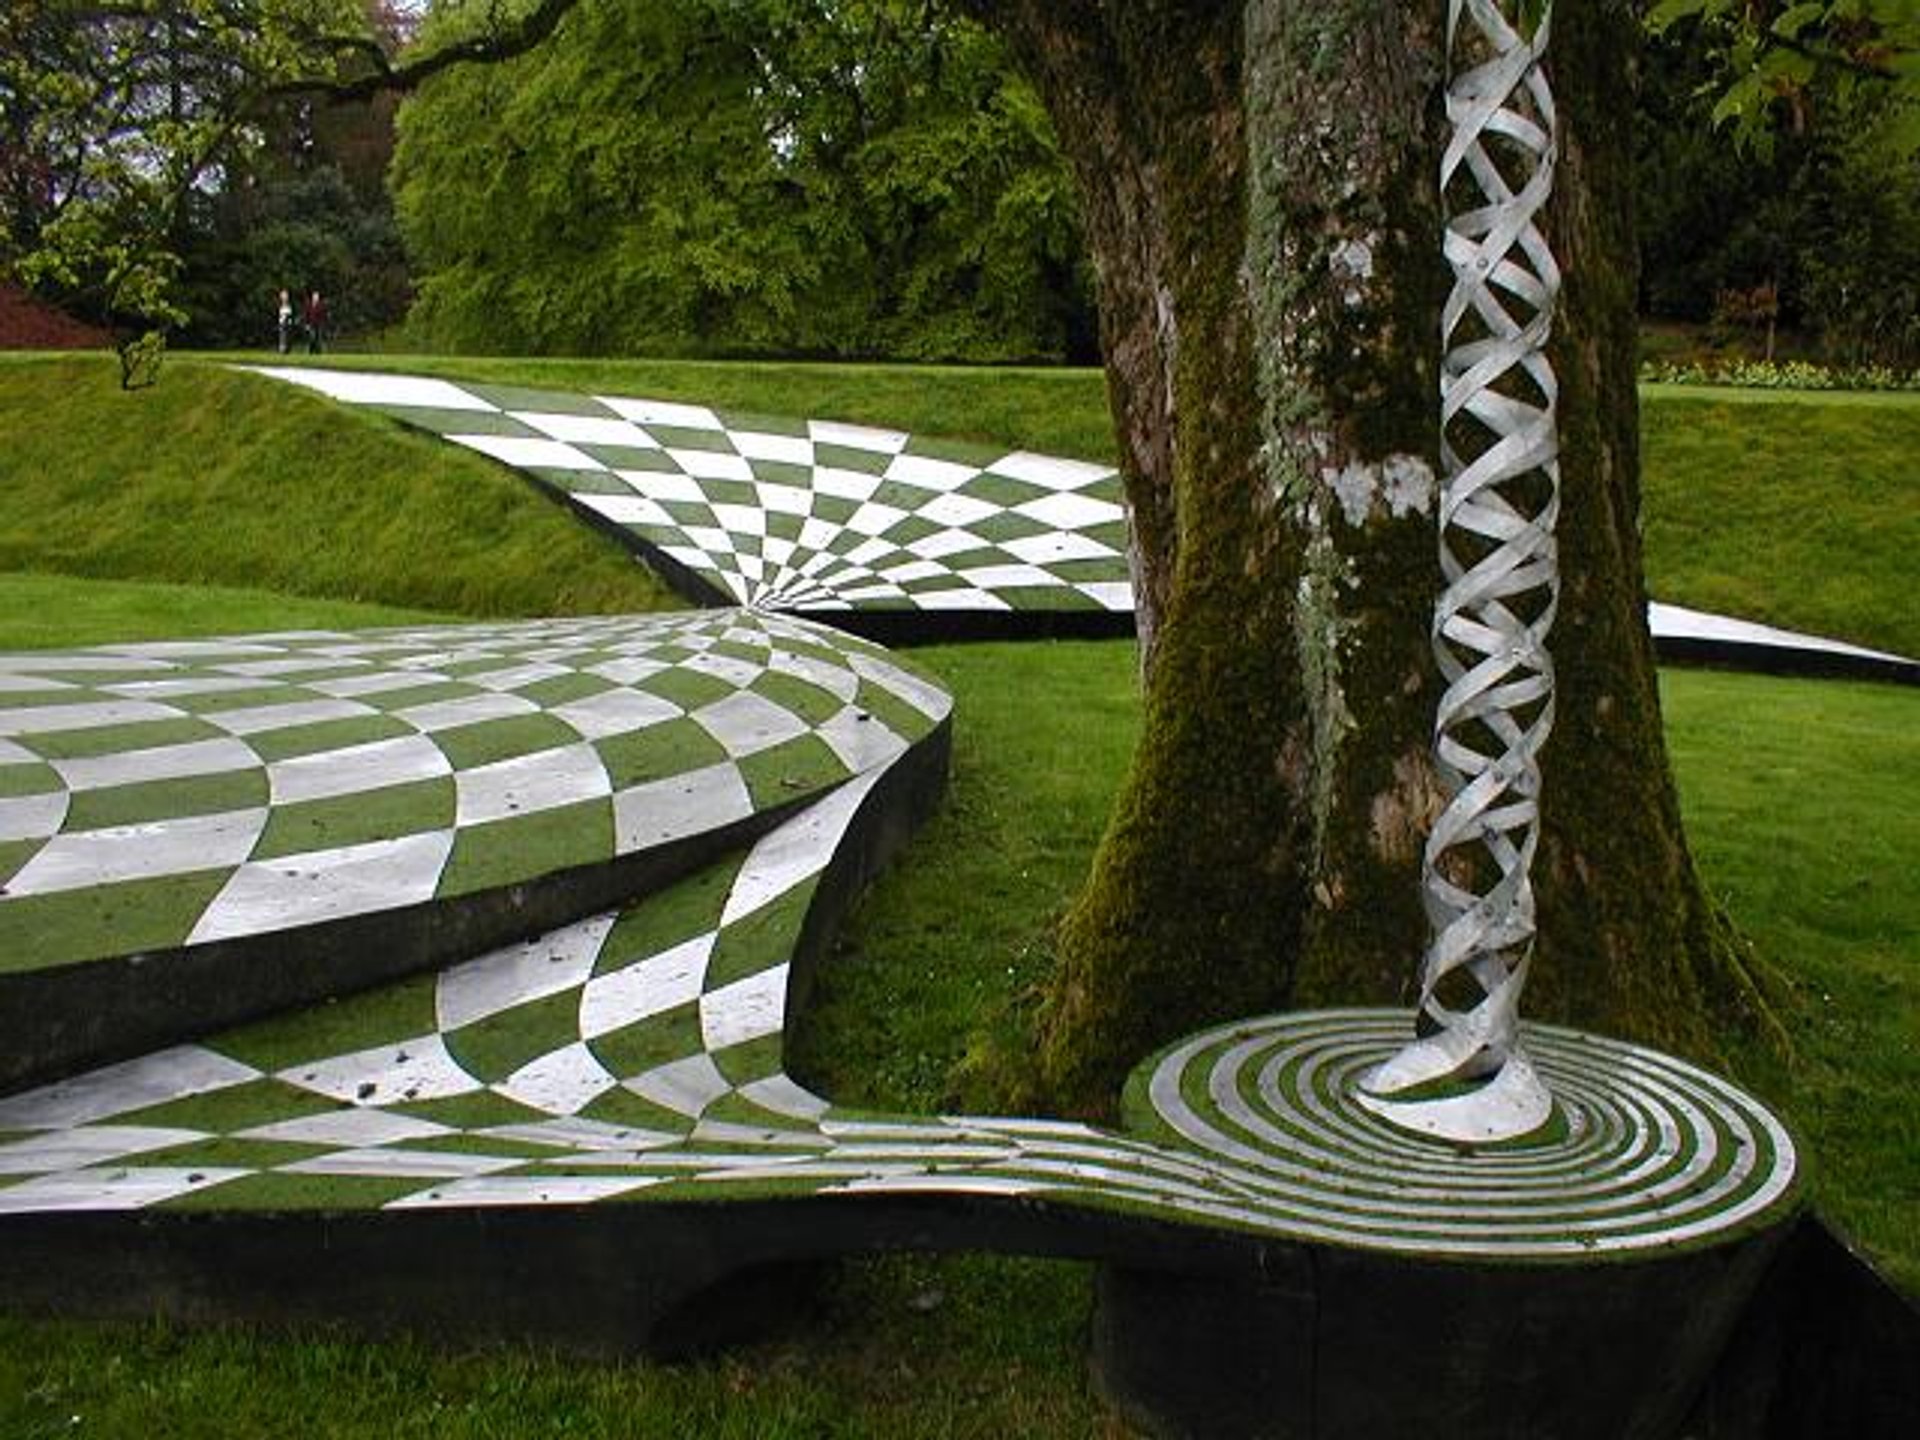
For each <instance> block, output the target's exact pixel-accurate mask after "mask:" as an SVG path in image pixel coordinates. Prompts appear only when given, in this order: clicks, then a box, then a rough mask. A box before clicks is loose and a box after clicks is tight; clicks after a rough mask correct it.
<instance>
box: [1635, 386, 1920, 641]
mask: <svg viewBox="0 0 1920 1440" xmlns="http://www.w3.org/2000/svg"><path fill="white" fill-rule="evenodd" d="M1756 396H1759V397H1762V398H1756ZM1736 397H1737V398H1736ZM1641 416H1642V423H1641V444H1642V448H1643V451H1644V456H1645V466H1646V555H1647V562H1646V563H1647V575H1648V581H1649V584H1650V585H1651V586H1652V589H1653V592H1654V594H1655V595H1657V596H1658V597H1659V598H1661V599H1663V600H1672V601H1675V602H1677V603H1679V604H1684V605H1693V606H1697V607H1699V608H1700V609H1703V610H1716V611H1720V612H1721V613H1724V614H1729V615H1738V616H1740V617H1742V618H1743V619H1748V620H1762V621H1766V622H1768V623H1770V624H1775V625H1786V626H1789V627H1791V628H1794V629H1802V630H1811V631H1814V632H1815V633H1818V634H1825V635H1834V636H1838V637H1840V638H1842V639H1847V640H1852V641H1855V642H1856V643H1860V644H1866V645H1873V646H1877V647H1879V648H1881V649H1886V650H1893V651H1895V652H1897V653H1899V654H1903V655H1920V598H1916V596H1915V589H1916V586H1920V395H1870V396H1859V397H1856V396H1848V395H1826V394H1819V395H1813V394H1806V393H1798V394H1796V393H1794V392H1785V393H1784V394H1782V393H1781V392H1776V391H1765V392H1741V391H1722V392H1718V393H1716V392H1712V391H1703V390H1678V389H1675V390H1671V391H1670V390H1668V389H1666V388H1665V387H1654V388H1651V389H1649V391H1648V392H1647V395H1646V399H1645V402H1644V404H1643V405H1642V407H1641Z"/></svg>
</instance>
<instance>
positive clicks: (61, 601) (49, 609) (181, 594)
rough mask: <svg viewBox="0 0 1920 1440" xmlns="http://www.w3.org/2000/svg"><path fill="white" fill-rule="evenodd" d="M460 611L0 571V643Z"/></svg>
mask: <svg viewBox="0 0 1920 1440" xmlns="http://www.w3.org/2000/svg"><path fill="white" fill-rule="evenodd" d="M461 618H463V617H461V616H458V615H453V614H449V613H448V612H446V611H443V610H408V609H403V608H401V607H399V606H395V605H370V604H366V603H364V602H361V601H355V600H314V599H309V598H306V597H304V596H299V595H281V594H277V593H275V592H274V591H271V590H240V589H234V588H231V587H227V586H220V585H169V584H165V583H163V582H160V581H154V580H95V581H91V582H88V583H84V584H76V583H74V581H73V580H71V579H69V578H67V577H65V576H60V575H35V574H22V573H19V572H17V571H16V572H0V650H41V649H48V648H52V647H55V646H68V645H106V644H110V643H124V642H126V641H130V640H185V639H190V638H192V637H194V636H197V635H232V634H236V633H240V632H252V631H264V630H342V629H364V628H366V627H368V626H373V625H425V624H432V623H434V622H443V623H444V622H446V621H449V620H459V619H461Z"/></svg>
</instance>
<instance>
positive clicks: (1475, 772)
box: [1356, 0, 1560, 1142]
mask: <svg viewBox="0 0 1920 1440" xmlns="http://www.w3.org/2000/svg"><path fill="white" fill-rule="evenodd" d="M1550 21H1551V6H1550V5H1549V6H1548V7H1547V8H1546V9H1545V10H1543V11H1542V13H1541V15H1540V18H1539V21H1538V23H1537V25H1535V26H1534V27H1533V29H1532V31H1531V33H1526V32H1525V31H1524V29H1523V28H1522V26H1520V25H1519V24H1516V23H1515V22H1514V21H1513V20H1511V19H1509V18H1508V16H1507V14H1506V13H1505V12H1504V11H1503V8H1502V5H1501V4H1500V3H1498V0H1451V3H1450V4H1449V6H1448V35H1447V43H1448V56H1449V68H1450V70H1451V75H1450V78H1449V82H1448V88H1447V102H1446V104H1447V120H1448V125H1449V129H1450V134H1449V137H1448V142H1447V147H1446V151H1445V154H1444V157H1443V159H1442V161H1441V170H1440V184H1441V193H1442V197H1443V201H1444V203H1445V205H1446V208H1447V212H1448V219H1447V225H1446V232H1445V252H1446V257H1447V261H1448V264H1449V266H1450V267H1451V269H1452V272H1453V288H1452V291H1451V293H1450V294H1449V295H1448V297H1447V301H1446V305H1445V308H1444V310H1443V312H1442V318H1441V343H1442V348H1443V352H1444V354H1443V359H1442V367H1441V458H1442V463H1443V474H1444V480H1443V488H1442V492H1441V501H1440V564H1441V568H1442V572H1443V574H1444V577H1445V582H1446V584H1445V589H1444V591H1443V592H1442V594H1441V596H1440V599H1439V602H1438V604H1437V605H1436V607H1435V610H1434V621H1433V648H1434V654H1435V657H1436V659H1437V661H1438V663H1439V667H1440V673H1441V677H1442V679H1443V681H1444V682H1445V686H1446V689H1445V693H1444V694H1443V695H1442V696H1441V699H1440V702H1439V706H1438V711H1437V715H1436V718H1435V725H1434V755H1435V759H1436V762H1437V764H1438V768H1439V772H1440V776H1441V779H1442V782H1443V784H1444V785H1445V787H1446V790H1447V793H1448V796H1449V798H1448V802H1447V805H1446V808H1445V811H1444V812H1443V813H1442V815H1441V816H1440V818H1439V820H1438V821H1437V823H1436V824H1435V825H1434V827H1433V830H1432V832H1431V834H1430V836H1429V838H1428V841H1427V846H1426V853H1425V857H1424V863H1423V888H1424V892H1425V901H1426V910H1427V916H1428V921H1429V924H1430V927H1431V936H1430V940H1429V943H1428V946H1427V950H1426V953H1425V956H1424V958H1423V960H1422V962H1421V979H1420V1005H1419V1014H1418V1020H1417V1026H1416V1037H1415V1039H1414V1040H1413V1041H1412V1043H1410V1044H1408V1045H1407V1046H1406V1047H1405V1048H1404V1049H1402V1050H1401V1051H1400V1052H1399V1053H1398V1054H1396V1055H1394V1056H1393V1057H1392V1058H1391V1059H1390V1060H1388V1061H1387V1062H1386V1063H1384V1064H1383V1065H1381V1066H1379V1067H1377V1068H1376V1069H1375V1070H1374V1071H1373V1072H1372V1073H1371V1074H1370V1075H1369V1076H1367V1077H1366V1078H1365V1080H1364V1081H1363V1082H1362V1084H1361V1085H1360V1087H1359V1089H1358V1092H1357V1096H1356V1098H1357V1099H1358V1101H1359V1103H1360V1104H1362V1105H1363V1106H1365V1107H1366V1108H1367V1109H1369V1110H1371V1111H1373V1112H1374V1113H1376V1114H1379V1115H1381V1116H1383V1117H1384V1118H1387V1119H1389V1120H1391V1121H1392V1122H1393V1123H1395V1124H1397V1125H1400V1126H1403V1127H1405V1128H1407V1129H1410V1130H1414V1131H1418V1132H1421V1133H1425V1134H1430V1135H1435V1136H1440V1137H1443V1138H1446V1139H1450V1140H1456V1141H1462V1142H1476V1141H1478V1142H1490V1141H1499V1140H1504V1139H1512V1138H1514V1137H1517V1136H1520V1135H1524V1134H1527V1133H1530V1132H1532V1131H1534V1130H1537V1129H1538V1128H1540V1126H1541V1125H1543V1124H1544V1123H1545V1122H1546V1121H1547V1119H1548V1117H1549V1116H1550V1114H1551V1112H1552V1101H1551V1099H1550V1097H1549V1096H1548V1093H1547V1090H1546V1087H1545V1085H1544V1084H1543V1082H1542V1081H1541V1079H1540V1077H1539V1075H1538V1073H1537V1072H1536V1070H1535V1069H1534V1067H1533V1065H1532V1064H1531V1063H1530V1062H1529V1061H1528V1059H1527V1057H1526V1054H1525V1053H1524V1051H1523V1050H1522V1049H1521V1046H1520V1043H1519V1033H1518V1027H1519V1019H1518V1010H1519V1000H1520V992H1521V989H1522V987H1523V986H1524V985H1525V983H1526V978H1527V966H1528V962H1529V959H1530V956H1531V953H1532V946H1533V937H1534V928H1535V927H1534V900H1533V886H1532V882H1531V878H1530V870H1531V867H1532V862H1533V856H1534V851H1535V848H1536V846H1537V844H1538V841H1539V826H1540V751H1541V748H1542V747H1543V746H1544V745H1545V743H1546V739H1547V734H1548V731H1549V730H1550V729H1551V727H1552V724H1553V661H1552V657H1551V656H1550V655H1549V654H1548V652H1547V647H1546V639H1547V632H1548V631H1549V629H1550V628H1551V627H1552V625H1553V618H1554V612H1555V609H1556V606H1557V604H1558V600H1559V570H1558V558H1557V552H1556V550H1555V545H1554V525H1555V521H1556V518H1557V515H1558V511H1559V486H1560V471H1559V458H1558V457H1559V442H1558V437H1557V430H1556V417H1555V402H1556V398H1557V395H1558V386H1557V383H1556V381H1555V378H1554V373H1553V368H1552V366H1551V364H1549V362H1548V359H1547V355H1546V346H1547V340H1548V337H1549V334H1550V333H1551V328H1552V323H1553V307H1554V301H1555V297H1556V295H1557V294H1558V292H1559V288H1560V271H1559V267H1558V266H1557V265H1556V264H1555V262H1554V258H1553V253H1552V251H1551V250H1550V249H1549V248H1548V245H1547V242H1546V239H1545V237H1544V236H1543V235H1542V234H1541V232H1540V229H1539V226H1538V224H1537V223H1536V222H1537V219H1538V217H1539V215H1540V212H1541V210H1542V209H1543V208H1544V207H1545V205H1546V203H1547V199H1548V197H1549V195H1550V194H1551V192H1552V188H1553V167H1554V155H1555V149H1556V130H1555V126H1556V119H1555V113H1554V103H1553V95H1552V92H1551V90H1550V89H1549V88H1548V84H1547V77H1546V73H1545V71H1544V69H1543V66H1542V62H1543V59H1544V56H1545V54H1546V50H1547V43H1548V33H1549V29H1550Z"/></svg>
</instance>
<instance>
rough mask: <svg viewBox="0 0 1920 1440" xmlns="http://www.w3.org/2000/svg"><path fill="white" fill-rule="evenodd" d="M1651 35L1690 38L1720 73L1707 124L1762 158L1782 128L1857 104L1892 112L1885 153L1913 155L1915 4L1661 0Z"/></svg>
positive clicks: (1919, 114) (1918, 68) (1919, 131)
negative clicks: (1881, 104)
mask: <svg viewBox="0 0 1920 1440" xmlns="http://www.w3.org/2000/svg"><path fill="white" fill-rule="evenodd" d="M1647 25H1648V27H1649V28H1650V29H1651V30H1652V31H1653V32H1654V33H1655V34H1656V35H1659V34H1664V33H1666V31H1668V30H1669V29H1671V28H1673V27H1675V26H1680V27H1681V28H1682V29H1686V30H1689V31H1691V32H1692V33H1694V34H1697V35H1698V36H1699V37H1700V38H1701V39H1702V40H1704V42H1705V43H1706V45H1707V46H1708V47H1709V48H1710V49H1711V51H1712V53H1713V54H1714V56H1715V58H1716V61H1717V64H1718V66H1719V69H1720V72H1721V78H1720V83H1719V86H1718V93H1717V97H1716V99H1715V103H1714V106H1713V121H1714V124H1716V125H1724V126H1727V127H1729V128H1731V129H1732V131H1733V132H1734V134H1735V136H1736V137H1737V139H1738V141H1739V143H1740V144H1741V146H1742V148H1745V149H1751V150H1755V151H1758V152H1760V153H1763V154H1764V153H1765V152H1766V151H1767V150H1768V148H1769V147H1770V146H1771V145H1772V143H1773V137H1774V134H1775V133H1776V130H1777V129H1778V128H1779V127H1780V126H1781V125H1782V124H1785V125H1787V126H1789V127H1791V128H1792V129H1794V130H1801V129H1804V128H1805V127H1806V125H1807V124H1808V122H1809V120H1810V119H1811V117H1812V116H1813V114H1814V113H1815V112H1816V111H1817V110H1820V109H1822V108H1825V107H1829V106H1834V105H1838V106H1840V107H1842V108H1846V107H1849V106H1852V105H1854V104H1855V103H1857V102H1860V101H1862V100H1863V99H1878V100H1885V101H1889V102H1890V103H1891V106H1892V109H1891V111H1890V113H1888V114H1887V115H1884V116H1882V117H1881V123H1882V124H1883V125H1884V126H1885V127H1886V129H1887V131H1888V138H1889V140H1890V142H1891V143H1892V144H1894V145H1895V146H1896V147H1897V148H1898V149H1900V150H1901V151H1902V152H1903V153H1904V154H1906V155H1908V156H1912V155H1914V154H1916V153H1920V0H1811V3H1808V0H1659V3H1658V4H1656V5H1654V6H1653V8H1652V9H1651V10H1650V11H1648V13H1647Z"/></svg>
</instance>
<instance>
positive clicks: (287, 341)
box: [273, 290, 293, 355]
mask: <svg viewBox="0 0 1920 1440" xmlns="http://www.w3.org/2000/svg"><path fill="white" fill-rule="evenodd" d="M273 322H274V330H275V332H276V333H277V334H278V336H279V341H280V353H281V354H282V355H284V354H286V353H287V351H289V350H291V349H292V348H293V297H292V296H291V295H289V294H287V292H286V291H284V290H282V291H281V292H280V308H279V309H278V310H277V311H275V312H274V317H273Z"/></svg>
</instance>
